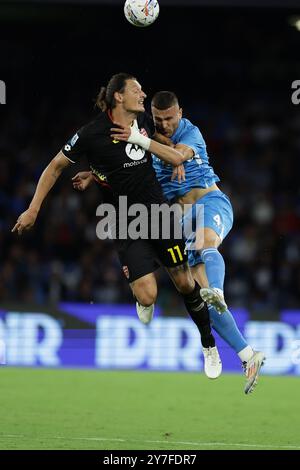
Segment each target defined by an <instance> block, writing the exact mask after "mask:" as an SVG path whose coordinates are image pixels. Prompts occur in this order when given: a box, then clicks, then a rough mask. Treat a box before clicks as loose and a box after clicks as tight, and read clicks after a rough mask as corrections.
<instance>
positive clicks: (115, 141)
mask: <svg viewBox="0 0 300 470" xmlns="http://www.w3.org/2000/svg"><path fill="white" fill-rule="evenodd" d="M112 143H113V144H119V143H120V141H119V140H116V139H114V140H113V141H112Z"/></svg>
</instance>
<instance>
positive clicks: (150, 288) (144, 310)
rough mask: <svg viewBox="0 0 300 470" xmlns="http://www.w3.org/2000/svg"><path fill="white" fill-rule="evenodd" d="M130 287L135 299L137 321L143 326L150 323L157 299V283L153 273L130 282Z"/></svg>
mask: <svg viewBox="0 0 300 470" xmlns="http://www.w3.org/2000/svg"><path fill="white" fill-rule="evenodd" d="M130 287H131V289H132V292H133V295H134V297H135V298H136V311H137V314H138V317H139V319H140V320H141V322H142V323H144V324H148V323H150V322H151V320H152V318H153V313H154V304H155V301H156V298H157V282H156V278H155V275H154V273H150V274H146V275H145V276H143V277H140V278H139V279H137V280H136V281H133V282H131V284H130Z"/></svg>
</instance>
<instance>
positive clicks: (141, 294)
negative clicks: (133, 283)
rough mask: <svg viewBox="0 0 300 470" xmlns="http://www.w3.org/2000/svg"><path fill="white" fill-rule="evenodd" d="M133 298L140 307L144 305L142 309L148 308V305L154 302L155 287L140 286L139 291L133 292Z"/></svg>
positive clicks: (155, 296) (155, 295)
mask: <svg viewBox="0 0 300 470" xmlns="http://www.w3.org/2000/svg"><path fill="white" fill-rule="evenodd" d="M135 297H136V298H137V300H138V302H139V303H140V304H141V305H144V307H150V305H152V304H154V303H155V302H156V298H157V287H156V286H140V287H139V289H138V290H137V291H135Z"/></svg>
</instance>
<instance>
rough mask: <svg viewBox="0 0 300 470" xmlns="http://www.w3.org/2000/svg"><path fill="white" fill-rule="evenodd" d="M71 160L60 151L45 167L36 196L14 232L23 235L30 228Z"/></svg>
mask: <svg viewBox="0 0 300 470" xmlns="http://www.w3.org/2000/svg"><path fill="white" fill-rule="evenodd" d="M69 164H70V161H69V160H68V159H67V158H66V157H65V156H64V154H63V153H62V152H59V153H58V154H57V155H56V156H55V157H54V158H53V159H52V160H51V162H50V163H49V165H48V166H47V167H46V168H45V170H44V171H43V173H42V174H41V176H40V179H39V181H38V184H37V187H36V190H35V193H34V196H33V198H32V201H31V203H30V205H29V207H28V209H27V210H26V211H25V212H23V213H22V214H21V215H20V216H19V218H18V220H17V223H16V225H15V226H14V228H13V229H12V232H18V235H21V234H22V232H23V231H24V230H30V229H31V228H32V227H33V225H34V223H35V221H36V218H37V216H38V213H39V211H40V208H41V205H42V203H43V201H44V199H45V198H46V196H47V194H48V193H49V191H50V189H51V188H52V186H53V185H54V184H55V182H56V180H57V179H58V177H59V176H60V174H61V173H62V171H63V170H64V168H66V167H67V166H68V165H69Z"/></svg>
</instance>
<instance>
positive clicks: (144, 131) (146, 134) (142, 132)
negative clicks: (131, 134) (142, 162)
mask: <svg viewBox="0 0 300 470" xmlns="http://www.w3.org/2000/svg"><path fill="white" fill-rule="evenodd" d="M140 134H142V135H144V136H145V137H149V136H148V132H147V131H146V129H144V128H143V127H142V129H140Z"/></svg>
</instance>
